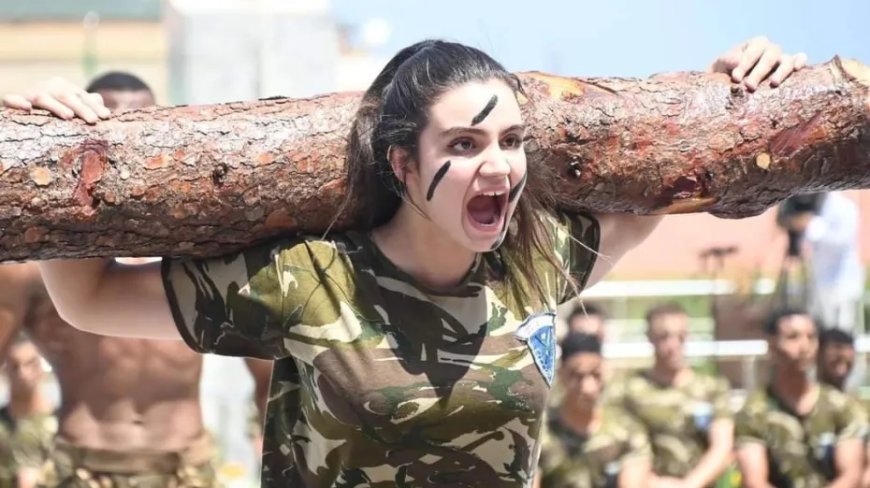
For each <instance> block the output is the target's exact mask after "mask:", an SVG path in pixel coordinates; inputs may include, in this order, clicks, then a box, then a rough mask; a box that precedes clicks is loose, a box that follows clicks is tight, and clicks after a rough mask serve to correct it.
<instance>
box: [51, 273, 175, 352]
mask: <svg viewBox="0 0 870 488" xmlns="http://www.w3.org/2000/svg"><path fill="white" fill-rule="evenodd" d="M39 268H40V271H41V272H42V279H43V281H44V282H45V287H46V289H47V290H48V293H49V295H51V300H52V302H54V305H55V307H56V308H57V312H58V314H60V316H61V318H63V319H64V320H65V321H67V322H69V324H70V325H72V326H73V327H75V328H77V329H80V330H83V331H85V332H90V333H92V334H100V335H109V336H117V337H139V338H145V339H172V340H181V334H180V333H179V332H178V328H177V327H176V326H175V320H174V319H173V316H172V312H171V311H170V308H169V302H168V301H167V299H166V292H165V291H164V287H163V281H162V278H161V275H160V263H159V262H156V263H147V264H136V265H130V264H121V263H118V262H116V261H114V260H112V259H83V260H56V261H42V262H40V263H39Z"/></svg>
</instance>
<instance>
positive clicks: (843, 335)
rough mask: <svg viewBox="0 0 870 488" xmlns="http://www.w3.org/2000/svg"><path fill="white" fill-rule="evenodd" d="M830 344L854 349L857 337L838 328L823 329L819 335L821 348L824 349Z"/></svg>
mask: <svg viewBox="0 0 870 488" xmlns="http://www.w3.org/2000/svg"><path fill="white" fill-rule="evenodd" d="M828 344H842V345H845V346H849V347H852V348H854V347H855V337H854V336H853V335H852V334H850V333H849V332H846V331H845V330H843V329H839V328H837V327H831V328H828V329H823V330H822V332H821V333H820V334H819V347H820V348H823V347H825V346H827V345H828Z"/></svg>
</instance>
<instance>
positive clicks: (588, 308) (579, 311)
mask: <svg viewBox="0 0 870 488" xmlns="http://www.w3.org/2000/svg"><path fill="white" fill-rule="evenodd" d="M593 315H594V316H597V317H601V320H604V319H605V318H606V317H607V314H605V313H604V310H603V309H602V308H601V307H599V306H598V305H595V304H594V303H578V304H577V305H575V306H574V308H572V309H571V313H569V314H568V317H567V318H566V319H565V321H566V322H567V323H568V324H569V325H570V324H571V321H572V320H574V318H575V317H587V316H593Z"/></svg>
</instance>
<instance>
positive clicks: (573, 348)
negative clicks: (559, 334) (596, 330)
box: [561, 332, 601, 363]
mask: <svg viewBox="0 0 870 488" xmlns="http://www.w3.org/2000/svg"><path fill="white" fill-rule="evenodd" d="M583 353H586V354H597V355H599V356H600V355H601V340H599V339H598V337H597V336H594V335H592V334H585V333H582V332H571V333H569V334H568V335H567V336H565V339H564V340H562V357H561V361H562V362H563V363H564V362H565V361H567V360H568V359H569V358H570V357H571V356H574V355H576V354H583Z"/></svg>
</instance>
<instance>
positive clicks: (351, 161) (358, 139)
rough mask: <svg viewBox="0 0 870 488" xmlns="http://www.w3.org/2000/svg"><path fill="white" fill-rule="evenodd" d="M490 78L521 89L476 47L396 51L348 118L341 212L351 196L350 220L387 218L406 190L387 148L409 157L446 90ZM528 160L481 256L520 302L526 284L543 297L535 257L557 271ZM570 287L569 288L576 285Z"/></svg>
mask: <svg viewBox="0 0 870 488" xmlns="http://www.w3.org/2000/svg"><path fill="white" fill-rule="evenodd" d="M493 79H495V80H500V81H503V82H504V83H505V84H507V85H508V86H509V87H511V89H512V90H513V91H514V93H515V94H521V93H522V86H521V84H520V81H519V79H518V78H517V77H516V76H515V75H513V74H511V73H509V72H508V71H507V70H506V69H505V68H504V67H503V66H502V65H501V64H499V63H498V62H497V61H495V60H494V59H492V58H491V57H490V56H489V55H487V54H486V53H484V52H483V51H480V50H479V49H475V48H473V47H469V46H465V45H462V44H458V43H453V42H446V41H440V40H426V41H422V42H418V43H416V44H414V45H412V46H409V47H406V48H404V49H402V50H401V51H399V52H398V54H396V55H395V56H394V57H393V58H392V59H391V60H390V61H389V62H388V63H387V65H386V66H385V67H384V69H383V70H382V71H381V72H380V74H378V76H377V77H376V78H375V81H374V82H373V83H372V85H371V86H370V87H369V89H368V90H367V91H366V92H365V95H364V96H363V99H362V102H361V104H360V106H359V109H358V110H357V113H356V117H355V119H354V121H353V126H352V128H351V132H350V136H349V141H348V144H347V159H346V161H347V163H346V164H347V175H348V176H347V181H348V189H347V198H346V200H345V203H344V205H343V206H342V211H344V209H346V208H347V207H348V206H349V204H350V203H351V202H356V203H357V206H356V209H357V210H358V212H357V214H356V215H354V216H353V221H354V222H356V223H357V225H358V227H360V228H362V229H363V230H369V229H371V228H374V227H377V226H379V225H382V224H384V223H386V222H387V221H389V220H390V219H391V218H392V217H393V216H394V215H395V213H396V211H397V210H398V209H399V206H400V205H401V203H402V196H403V192H404V188H405V185H404V182H403V181H400V180H399V178H398V177H397V176H396V174H395V173H394V172H393V169H392V166H391V164H390V161H389V154H388V152H389V151H390V148H391V147H401V148H403V149H405V150H407V151H408V152H409V153H410V154H412V155H413V156H415V158H416V156H417V155H418V154H417V149H418V147H417V145H418V142H419V137H420V132H421V131H422V130H423V129H424V128H425V126H426V124H427V119H428V114H429V108H430V107H431V106H432V104H434V103H435V102H436V101H437V99H438V98H439V97H440V96H441V95H442V94H444V92H446V91H448V90H450V89H452V88H455V87H457V86H461V85H463V84H465V83H470V82H485V81H489V80H493ZM529 166H530V168H529V170H528V171H527V179H526V186H525V190H526V191H525V192H524V195H523V197H522V198H520V199H519V201H518V202H517V207H516V211H515V213H514V217H513V222H511V223H510V224H511V225H510V226H509V229H510V230H509V232H508V235H507V236H506V238H505V241H504V244H503V245H502V246H501V247H500V248H499V249H498V250H497V251H495V252H492V253H487V254H486V257H487V259H486V260H485V261H486V263H487V266H489V269H490V272H491V275H495V276H498V277H499V278H503V279H504V280H505V281H506V282H507V283H508V285H509V287H510V290H511V291H512V293H513V297H514V299H515V300H517V301H518V302H519V303H520V304H524V303H525V302H526V301H527V300H528V299H530V298H532V297H531V296H529V293H528V291H527V290H529V291H532V292H534V293H535V294H536V295H537V297H536V298H538V299H540V300H541V301H542V302H543V303H546V296H547V294H546V291H545V290H546V288H545V287H544V286H543V284H542V283H541V276H540V275H539V273H538V272H536V270H535V268H534V263H535V261H536V259H535V258H536V257H537V256H540V257H543V258H544V259H546V261H548V262H549V263H550V264H552V265H553V266H554V267H555V268H557V269H561V266H560V265H559V260H558V259H557V258H556V256H555V253H554V245H553V242H554V241H553V236H552V234H551V232H550V231H549V230H548V229H547V228H546V226H545V225H544V224H543V223H542V222H541V221H540V216H539V211H541V210H549V209H551V202H549V201H546V202H545V201H542V198H543V196H544V195H547V194H548V193H547V192H545V191H542V189H543V188H544V185H543V182H544V181H546V177H545V176H543V175H542V174H541V171H540V170H539V171H532V170H531V166H532V165H529ZM514 224H515V225H514ZM563 274H565V275H566V278H568V279H569V283H570V284H571V285H574V281H573V280H570V277H569V276H567V274H566V273H563ZM521 281H524V282H525V283H524V284H525V285H526V286H523V284H521V283H520V282H521ZM573 288H575V290H576V286H573Z"/></svg>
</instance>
